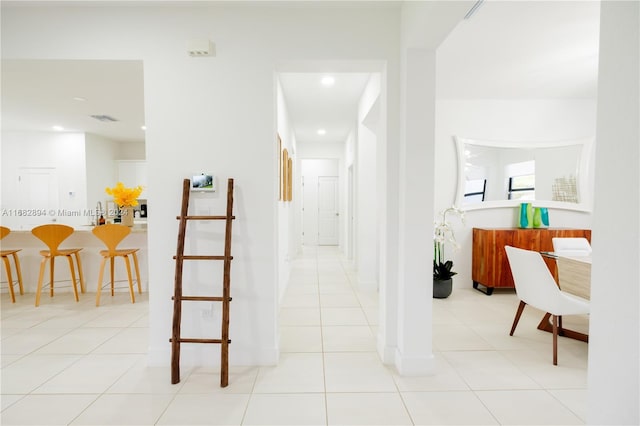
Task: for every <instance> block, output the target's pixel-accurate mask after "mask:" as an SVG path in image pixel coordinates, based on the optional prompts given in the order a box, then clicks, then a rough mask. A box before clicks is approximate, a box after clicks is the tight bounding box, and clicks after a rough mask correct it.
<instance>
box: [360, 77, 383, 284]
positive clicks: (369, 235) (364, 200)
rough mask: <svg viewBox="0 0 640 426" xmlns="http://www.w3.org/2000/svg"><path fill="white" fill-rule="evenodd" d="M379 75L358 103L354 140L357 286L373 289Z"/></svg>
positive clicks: (376, 270)
mask: <svg viewBox="0 0 640 426" xmlns="http://www.w3.org/2000/svg"><path fill="white" fill-rule="evenodd" d="M379 102H381V100H380V74H378V73H376V74H371V77H370V78H369V81H368V82H367V85H366V87H365V89H364V91H363V93H362V97H361V98H360V102H359V104H358V132H357V135H358V137H357V142H356V163H357V165H358V166H357V169H356V173H357V176H356V185H357V193H358V197H357V208H356V211H357V218H356V229H357V232H356V239H357V244H358V257H357V265H356V268H357V271H358V286H359V287H360V288H361V289H367V290H372V289H373V290H375V289H377V287H378V284H379V259H380V258H379V253H378V248H379V244H378V238H379V230H378V223H379V222H378V211H379V210H378V197H382V196H384V194H381V193H380V187H379V185H378V180H377V179H378V172H379V170H378V159H377V156H378V147H377V144H378V143H379V142H378V138H379V137H380V136H381V133H382V132H380V133H379V132H378V131H379V127H378V126H379V125H380V121H381V120H382V119H381V117H380V106H379Z"/></svg>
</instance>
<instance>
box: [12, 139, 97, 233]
mask: <svg viewBox="0 0 640 426" xmlns="http://www.w3.org/2000/svg"><path fill="white" fill-rule="evenodd" d="M22 167H29V168H38V167H47V168H55V170H56V172H55V173H56V175H57V187H58V188H57V192H58V206H57V211H56V212H55V214H54V215H52V214H50V213H49V212H48V214H47V215H46V216H40V215H37V216H29V217H23V216H17V215H15V214H13V212H14V211H15V209H18V210H20V209H25V208H27V207H26V206H23V205H21V201H20V200H21V197H20V194H19V193H18V179H19V175H20V173H19V171H20V168H22ZM30 207H31V208H36V209H45V208H46V207H47V206H37V205H33V206H30ZM1 208H2V209H3V210H4V209H6V213H7V214H6V215H3V216H2V224H3V226H7V227H9V228H12V229H31V228H32V227H33V226H35V225H37V224H43V223H47V222H51V221H53V220H55V221H57V222H58V223H64V224H67V225H70V226H79V225H84V224H86V223H88V220H90V215H89V216H87V215H86V214H85V213H86V212H85V209H86V208H87V189H86V167H85V136H84V134H83V133H47V132H2V206H1ZM61 212H64V214H60V213H61Z"/></svg>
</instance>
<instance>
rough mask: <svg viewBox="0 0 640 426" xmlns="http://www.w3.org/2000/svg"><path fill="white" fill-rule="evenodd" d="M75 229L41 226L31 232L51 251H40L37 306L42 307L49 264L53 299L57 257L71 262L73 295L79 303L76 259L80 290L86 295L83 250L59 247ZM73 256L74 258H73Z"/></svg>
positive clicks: (55, 225)
mask: <svg viewBox="0 0 640 426" xmlns="http://www.w3.org/2000/svg"><path fill="white" fill-rule="evenodd" d="M73 232H74V229H73V228H72V227H70V226H67V225H61V224H55V223H54V224H48V225H40V226H37V227H35V228H33V229H32V230H31V233H32V234H33V235H35V236H36V237H37V238H38V239H40V240H41V241H42V242H43V243H45V244H46V245H47V247H49V250H40V255H41V256H42V261H41V262H40V275H39V277H38V289H37V290H36V306H39V305H40V293H41V292H42V280H43V278H44V270H45V268H46V265H47V263H49V279H50V281H49V293H50V296H51V297H53V282H54V265H55V258H56V257H57V256H64V257H66V258H67V260H68V261H69V270H70V271H71V283H72V284H73V285H72V288H73V295H74V297H75V299H76V302H79V301H80V299H79V298H78V287H77V285H76V273H75V270H74V266H73V257H75V259H76V265H77V268H78V276H79V278H80V290H81V291H82V292H83V293H84V292H85V289H84V277H83V275H82V264H81V263H80V255H79V253H80V250H82V249H81V248H69V249H59V248H58V246H59V245H60V243H62V242H63V241H64V240H66V239H67V238H68V237H69V236H70V235H71V234H73ZM72 256H73V257H72Z"/></svg>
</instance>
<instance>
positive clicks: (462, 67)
mask: <svg viewBox="0 0 640 426" xmlns="http://www.w3.org/2000/svg"><path fill="white" fill-rule="evenodd" d="M599 9H600V8H599V2H597V1H566V2H565V1H553V2H537V1H492V0H488V1H485V2H484V4H483V5H482V6H481V7H480V8H479V9H478V10H477V12H476V13H475V15H473V17H472V18H471V19H468V20H463V21H461V22H460V23H459V24H458V25H457V26H456V28H455V29H454V30H453V31H452V32H451V34H450V35H449V36H448V37H447V39H446V40H445V41H444V42H443V43H442V44H441V46H440V47H439V48H438V51H437V78H438V80H437V81H438V87H437V96H438V98H440V99H447V98H452V99H455V98H458V99H460V98H463V99H474V98H503V99H514V98H523V99H526V98H590V99H594V98H595V97H596V94H597V61H598V32H599ZM324 75H325V74H320V73H281V74H279V79H280V83H281V86H282V88H283V92H284V96H285V99H286V103H287V107H288V113H289V118H290V120H291V122H290V124H291V126H292V128H293V129H294V132H295V134H296V139H297V140H298V141H299V142H306V141H344V140H345V139H346V137H347V135H348V132H349V131H350V129H351V128H352V127H353V125H354V124H355V122H356V112H357V102H358V100H359V98H360V95H361V94H362V91H363V89H364V87H365V85H366V82H367V79H368V78H369V74H366V73H338V74H334V75H333V76H334V77H335V79H336V82H335V85H334V86H333V87H329V88H327V87H323V86H322V85H321V84H320V83H319V80H320V78H321V77H322V76H324ZM74 97H83V98H85V99H86V101H84V102H80V101H76V100H73V98H74ZM93 114H107V115H110V116H112V117H114V118H116V119H118V120H119V121H118V122H115V123H103V122H100V121H97V120H95V119H93V118H91V117H90V115H93ZM143 124H144V97H143V72H142V62H141V61H73V60H69V61H49V60H33V61H24V60H3V61H2V127H3V129H5V130H37V131H51V127H52V126H53V125H61V126H63V127H65V129H67V130H71V131H74V130H75V131H83V132H89V133H94V134H98V135H103V136H106V137H109V138H112V139H115V140H119V141H143V140H144V131H142V130H141V129H140V126H142V125H143ZM319 128H324V129H326V131H327V133H326V135H324V136H319V135H318V134H317V133H316V132H317V130H318V129H319Z"/></svg>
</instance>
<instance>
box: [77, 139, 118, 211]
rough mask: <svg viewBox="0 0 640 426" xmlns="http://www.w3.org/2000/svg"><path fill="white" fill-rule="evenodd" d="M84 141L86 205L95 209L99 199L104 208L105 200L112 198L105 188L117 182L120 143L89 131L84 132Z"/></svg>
mask: <svg viewBox="0 0 640 426" xmlns="http://www.w3.org/2000/svg"><path fill="white" fill-rule="evenodd" d="M85 142H86V145H85V153H86V162H87V173H86V176H87V203H88V207H89V208H91V209H95V208H96V206H97V203H98V201H100V202H101V203H102V207H103V209H104V208H106V207H107V205H106V201H107V200H111V199H112V197H111V196H110V195H107V193H106V192H105V191H104V190H105V188H106V187H109V188H111V187H113V186H115V184H116V182H118V173H117V168H116V163H115V160H117V159H118V158H119V156H120V143H119V142H116V141H113V140H111V139H107V138H103V137H101V136H97V135H93V134H90V133H87V134H85ZM91 219H93V218H91Z"/></svg>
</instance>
